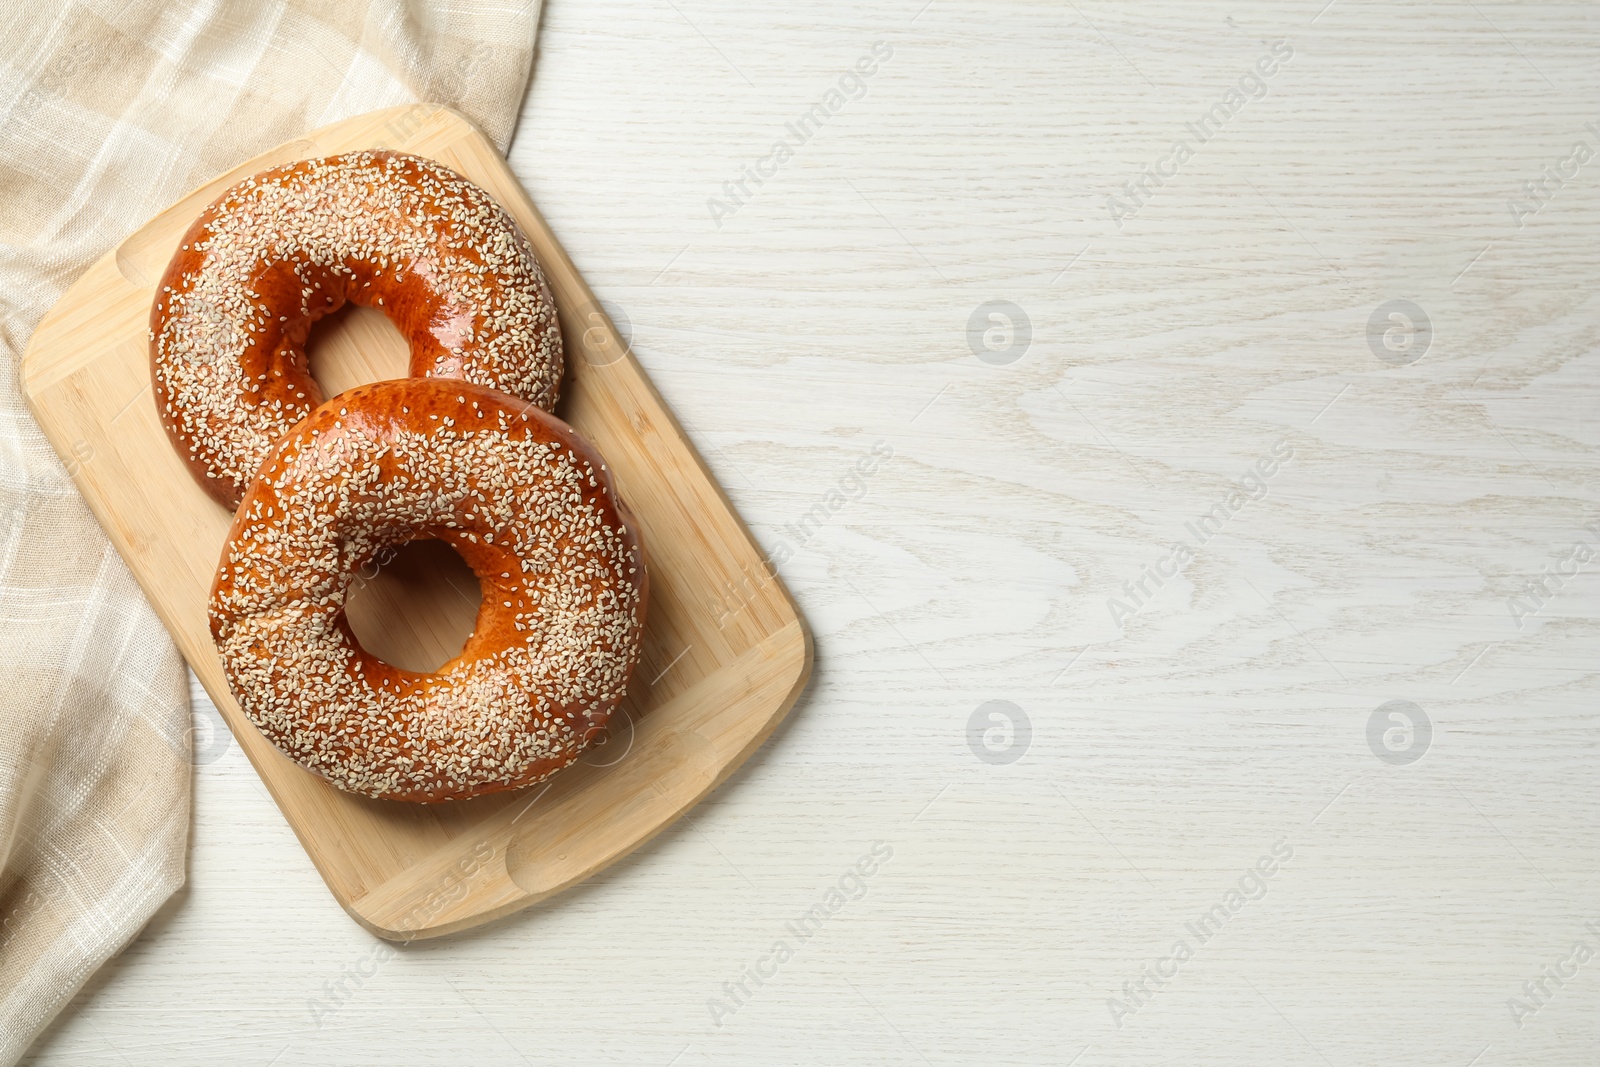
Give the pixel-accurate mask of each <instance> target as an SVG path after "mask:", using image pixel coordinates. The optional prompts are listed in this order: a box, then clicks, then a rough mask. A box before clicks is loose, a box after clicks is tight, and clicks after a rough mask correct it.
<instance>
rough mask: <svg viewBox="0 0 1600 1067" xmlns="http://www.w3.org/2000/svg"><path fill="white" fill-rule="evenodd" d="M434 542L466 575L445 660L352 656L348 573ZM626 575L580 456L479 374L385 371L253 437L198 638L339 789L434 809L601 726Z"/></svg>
mask: <svg viewBox="0 0 1600 1067" xmlns="http://www.w3.org/2000/svg"><path fill="white" fill-rule="evenodd" d="M423 538H435V539H438V540H440V541H444V542H446V543H448V544H450V545H452V546H454V547H455V549H456V550H457V551H458V552H459V553H460V554H461V556H462V558H463V559H464V560H466V562H467V564H468V566H470V567H471V568H472V570H473V571H474V572H475V573H476V574H477V576H478V580H479V582H480V583H481V585H482V588H483V603H482V606H481V607H480V608H479V610H478V618H477V625H476V627H475V629H474V630H473V632H472V636H471V637H470V638H468V640H467V643H466V646H465V647H464V648H463V649H462V650H461V654H460V655H459V656H457V657H456V658H455V659H453V660H451V661H450V662H448V663H446V664H444V665H443V666H442V667H440V668H439V669H438V670H437V671H435V672H433V673H420V672H416V671H408V670H403V669H401V668H399V667H395V666H392V665H390V664H388V663H385V662H383V661H382V660H379V659H377V658H376V657H374V656H372V655H371V654H370V653H368V652H366V651H365V650H364V649H362V647H361V646H360V644H359V642H358V641H357V640H356V638H355V636H354V634H353V633H352V632H351V630H350V626H349V624H348V622H347V621H346V619H345V613H344V608H345V597H346V595H347V593H348V591H349V589H350V584H351V581H352V578H353V577H354V575H355V573H356V572H357V571H358V570H359V569H360V568H362V567H363V566H365V565H366V564H367V563H368V562H369V561H371V560H372V559H373V558H374V557H375V556H377V555H378V554H379V553H380V552H382V551H384V550H385V549H387V548H391V547H394V546H398V545H400V544H403V543H405V542H408V541H413V540H419V539H423ZM647 598H648V584H647V580H646V577H645V569H644V560H643V556H642V553H641V550H640V546H639V541H638V537H637V533H636V527H635V523H634V520H633V518H632V516H631V515H630V514H629V512H628V510H627V508H626V507H625V506H624V505H623V504H622V502H621V501H620V500H619V499H618V498H617V495H616V491H615V489H614V488H613V486H612V483H611V477H610V474H609V473H608V472H607V470H606V468H605V464H604V463H603V462H602V461H601V459H600V457H599V455H598V454H597V453H596V452H595V451H594V450H593V448H592V447H590V446H589V445H588V444H587V443H586V442H585V441H584V440H583V439H582V438H580V437H579V436H578V435H577V434H576V433H574V432H573V430H572V429H571V428H570V427H568V426H567V425H566V424H565V423H563V422H561V421H560V420H559V419H556V418H555V417H554V416H552V415H549V414H546V413H545V412H543V411H540V410H539V409H537V408H535V407H533V406H532V405H530V404H528V403H526V402H524V401H520V400H517V399H515V398H513V397H510V396H507V395H505V394H503V393H500V392H497V391H495V390H493V389H488V388H485V387H482V386H478V385H473V384H470V383H465V382H459V381H447V380H442V379H437V378H406V379H400V380H397V381H390V382H379V383H376V384H373V385H366V386H361V387H359V388H356V389H352V390H349V391H348V392H345V393H342V394H340V395H339V396H337V397H334V398H333V399H332V400H329V401H328V402H327V403H325V404H323V405H322V406H320V407H319V408H317V409H316V410H315V411H314V412H312V413H311V415H309V416H308V417H307V418H306V419H305V420H304V421H303V422H301V423H300V424H299V425H298V426H296V427H295V428H294V429H293V430H292V431H291V432H290V433H289V434H288V435H287V436H286V437H284V438H283V440H282V441H281V442H280V443H279V444H278V445H277V446H276V447H275V448H274V450H273V452H272V453H271V455H270V456H269V457H268V458H267V460H266V462H265V463H264V464H263V465H262V466H261V469H260V471H259V474H258V476H257V477H256V479H255V480H254V482H253V483H252V484H251V486H250V489H249V491H248V492H247V493H246V494H245V497H244V500H243V502H242V503H241V504H240V506H239V509H238V513H237V514H236V515H235V516H234V521H233V527H232V530H231V531H230V533H229V535H228V540H227V544H226V546H225V547H224V549H223V553H222V560H221V563H220V565H219V567H218V569H217V577H216V582H215V584H214V585H213V586H212V592H211V601H210V619H211V633H212V636H213V638H214V640H215V642H216V647H217V650H218V652H219V653H220V655H221V658H222V664H223V669H224V671H225V673H226V675H227V678H228V684H229V686H230V687H231V688H232V690H233V693H234V696H235V697H236V698H237V699H238V701H239V706H240V707H241V708H242V709H243V711H244V713H245V714H246V715H247V716H249V718H250V720H251V721H252V722H254V723H255V724H256V726H257V727H259V728H260V729H261V731H262V732H263V733H264V734H265V735H266V736H267V737H268V739H270V740H271V741H272V743H273V744H275V745H277V746H278V748H280V749H282V750H283V751H284V752H285V753H286V754H288V755H289V756H290V758H292V759H294V760H296V761H297V762H299V763H300V764H301V765H303V766H305V767H307V768H309V769H310V770H312V771H315V772H316V773H318V774H321V775H323V776H324V777H326V778H327V779H328V780H329V781H330V782H332V783H333V784H334V785H336V786H338V787H339V788H341V789H345V790H348V791H349V792H352V793H359V794H362V795H364V796H369V797H377V798H381V799H386V800H408V801H423V802H432V801H441V800H454V799H460V798H463V797H470V796H476V795H478V794H481V793H492V792H498V791H500V790H504V789H516V788H519V787H521V786H525V785H529V784H531V783H534V782H538V781H540V780H542V779H543V778H545V777H547V776H548V775H550V774H553V773H554V772H556V771H558V770H560V769H561V768H563V767H565V766H566V765H567V764H569V763H571V762H572V761H573V760H574V759H576V758H577V757H578V756H579V755H580V754H581V753H582V752H583V750H584V748H585V747H586V746H587V745H588V744H589V743H590V742H591V741H592V740H593V739H594V738H595V737H596V736H597V735H599V734H600V732H601V731H602V730H603V729H604V727H605V725H606V722H607V720H608V718H609V716H610V714H611V711H612V709H613V708H614V707H615V706H616V704H617V702H618V701H619V700H620V699H621V698H622V696H623V693H624V690H625V688H626V685H627V682H628V677H629V675H630V674H631V672H632V671H633V668H634V665H635V663H636V662H637V661H638V657H639V641H640V635H641V633H642V630H643V625H644V615H645V605H646V600H647Z"/></svg>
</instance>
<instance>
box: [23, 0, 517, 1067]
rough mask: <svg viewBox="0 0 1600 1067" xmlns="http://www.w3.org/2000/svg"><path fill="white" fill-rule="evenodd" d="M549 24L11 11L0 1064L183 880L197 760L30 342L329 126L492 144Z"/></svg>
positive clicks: (93, 9) (86, 5) (199, 7)
mask: <svg viewBox="0 0 1600 1067" xmlns="http://www.w3.org/2000/svg"><path fill="white" fill-rule="evenodd" d="M538 17H539V0H498V2H496V0H487V2H481V3H473V4H461V3H456V2H454V0H349V2H338V0H106V2H98V3H97V2H82V3H65V4H63V3H53V2H39V0H21V2H20V3H18V2H17V0H10V2H8V3H4V4H0V1064H12V1063H15V1062H16V1060H17V1059H18V1058H19V1057H20V1056H21V1055H22V1054H23V1052H24V1051H25V1050H26V1049H27V1047H28V1045H29V1044H30V1043H31V1042H32V1041H33V1039H34V1038H35V1037H36V1036H37V1035H38V1033H39V1031H40V1030H41V1029H42V1028H43V1027H44V1026H45V1025H46V1024H47V1023H48V1022H49V1021H50V1019H51V1018H53V1017H54V1016H55V1015H56V1013H57V1012H59V1011H60V1010H61V1009H62V1008H63V1006H65V1005H66V1004H67V1002H68V1001H69V1000H70V999H71V997H72V996H73V994H74V993H75V992H76V991H77V990H78V989H79V987H81V986H82V984H83V983H84V981H85V980H86V979H87V978H88V977H89V975H91V974H92V973H93V972H94V971H95V969H96V968H97V967H99V966H100V965H101V964H102V963H104V962H105V960H106V959H107V958H109V957H110V956H111V955H112V954H114V953H115V952H117V951H118V950H119V949H120V948H122V946H123V945H125V944H126V943H127V942H128V941H129V940H130V939H131V938H132V937H133V936H134V935H135V934H136V933H137V932H138V931H139V929H140V928H141V927H142V926H143V925H144V923H145V922H146V921H147V920H148V919H149V918H150V916H151V915H152V914H153V913H154V912H155V910H156V909H157V908H158V907H160V905H161V904H162V902H163V901H165V900H166V899H167V898H168V897H169V896H170V895H171V894H172V892H173V891H174V890H175V889H177V888H178V887H179V886H180V885H182V883H183V878H184V868H185V864H184V848H185V843H186V840H187V835H188V824H189V790H190V776H191V768H190V761H189V758H188V754H189V751H190V740H189V736H188V734H189V702H188V696H187V693H186V690H185V676H184V668H183V664H182V661H181V660H180V659H179V657H178V655H177V652H176V651H175V650H174V648H173V646H172V643H171V641H170V640H169V639H168V637H167V635H166V633H165V631H163V630H162V628H161V624H160V623H159V622H158V621H157V619H156V617H155V615H154V614H153V613H152V612H151V610H150V608H149V606H148V604H147V603H146V602H145V600H144V597H143V595H142V594H141V593H140V591H139V588H138V586H137V585H136V584H135V583H134V581H133V580H132V578H131V577H130V576H129V574H128V571H127V569H126V567H125V566H124V565H123V563H122V560H121V559H120V558H119V557H118V556H117V554H116V553H115V551H113V550H112V549H111V547H110V546H109V545H108V543H107V542H106V539H105V537H104V535H103V534H102V533H101V531H100V528H99V526H98V525H97V524H96V523H95V520H94V518H93V517H92V516H91V515H90V513H89V511H88V509H87V508H86V507H85V506H84V504H83V501H82V500H81V499H80V498H79V496H78V494H77V492H76V491H75V490H74V488H73V485H72V481H71V479H70V476H69V472H68V470H67V468H66V467H65V466H64V465H63V463H62V461H61V460H60V459H59V458H58V457H57V456H56V455H55V453H54V452H53V451H52V449H51V448H50V446H49V445H48V444H46V442H45V440H44V438H43V436H42V435H41V434H40V432H39V430H38V427H37V426H36V425H35V424H34V422H33V420H32V418H31V417H30V416H29V415H28V413H27V409H26V407H25V405H24V404H23V401H22V399H21V396H20V394H19V392H18V386H17V364H18V361H19V359H20V358H21V355H22V352H23V349H24V347H25V346H26V344H27V340H28V337H29V335H30V333H31V332H32V331H33V328H34V326H35V325H36V324H37V323H38V321H39V319H40V317H41V316H42V315H43V314H44V313H45V312H46V311H47V310H49V308H50V306H51V305H52V304H54V303H55V301H56V300H57V298H59V297H60V295H61V294H62V293H63V292H65V291H66V289H67V287H68V286H69V285H70V284H71V283H72V282H73V280H75V279H76V278H77V277H78V275H79V274H80V273H82V271H83V270H84V268H85V267H87V266H88V265H89V264H90V263H92V262H93V261H94V260H95V259H96V258H98V257H99V256H101V255H103V254H104V253H105V252H106V251H107V250H108V249H110V248H111V247H113V246H114V245H115V244H116V242H118V241H119V240H120V239H121V238H122V237H123V236H124V235H126V234H127V233H129V232H131V231H132V230H133V229H135V228H137V227H138V226H139V225H140V224H141V223H143V222H144V221H145V220H146V219H148V218H149V217H150V216H151V215H153V214H155V213H156V212H157V211H159V210H160V209H161V208H163V207H165V206H166V205H167V204H169V203H171V202H172V201H174V200H176V199H177V198H178V197H179V196H181V195H182V194H183V193H185V192H187V191H188V190H189V189H191V188H193V187H195V186H196V185H199V184H200V183H201V182H203V181H206V180H207V179H209V178H211V177H214V176H215V175H216V174H218V173H220V172H222V171H224V170H227V169H229V168H231V167H233V166H236V165H237V164H238V163H240V162H242V161H243V160H245V159H247V158H249V157H250V156H251V155H254V154H256V153H258V152H260V151H263V150H265V149H267V148H271V147H272V146H274V145H276V144H279V143H281V142H283V141H288V140H292V139H294V138H295V137H298V136H300V135H302V134H303V133H305V132H306V131H307V130H310V129H313V128H315V127H317V126H321V125H324V124H326V123H329V122H334V121H336V120H338V119H342V118H346V117H349V116H351V115H357V114H360V113H362V112H365V111H371V110H374V109H376V108H381V107H389V106H392V105H395V104H403V103H409V102H413V101H418V100H426V101H430V102H437V103H444V104H448V105H450V106H452V107H455V108H456V109H458V110H460V111H462V112H464V113H465V114H466V115H468V116H469V117H470V118H472V119H473V120H474V121H476V122H477V123H478V124H479V125H480V126H482V127H483V128H484V130H485V131H487V132H488V133H489V135H490V136H491V137H493V138H494V140H495V141H496V142H497V143H498V144H499V145H500V147H501V148H502V149H504V148H505V146H506V142H507V141H508V140H509V138H510V135H511V131H512V129H513V127H514V124H515V120H516V112H517V108H518V105H519V104H520V103H521V99H522V92H523V89H524V86H525V84H526V82H527V77H528V70H529V67H530V64H531V61H532V54H533V42H534V34H535V32H536V30H537V27H538ZM69 459H70V462H71V463H72V464H73V465H77V464H92V463H93V462H94V457H93V455H81V456H74V457H69Z"/></svg>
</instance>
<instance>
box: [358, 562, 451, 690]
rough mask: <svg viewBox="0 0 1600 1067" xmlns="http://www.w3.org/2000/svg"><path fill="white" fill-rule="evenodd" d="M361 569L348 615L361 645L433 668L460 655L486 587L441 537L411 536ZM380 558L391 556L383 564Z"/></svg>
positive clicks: (406, 663) (411, 667) (412, 667)
mask: <svg viewBox="0 0 1600 1067" xmlns="http://www.w3.org/2000/svg"><path fill="white" fill-rule="evenodd" d="M390 551H392V553H393V555H392V557H391V556H390V552H384V553H380V555H379V557H378V560H374V561H372V562H370V563H368V564H367V565H366V566H365V567H363V568H362V569H361V570H360V571H358V572H357V574H356V576H355V579H354V580H353V581H352V582H351V583H350V592H349V594H348V595H347V597H346V599H345V609H344V610H345V618H346V619H348V620H349V623H350V629H351V631H352V632H354V634H355V635H356V640H357V641H360V642H361V647H362V648H364V649H366V650H367V651H368V652H370V653H372V654H373V655H374V656H377V657H378V658H379V659H381V660H383V661H384V662H385V663H388V664H391V665H392V666H395V667H399V668H401V669H403V670H408V671H419V672H421V673H424V674H431V673H433V672H434V671H437V670H438V669H439V668H440V667H442V666H444V665H445V664H446V663H448V662H450V661H451V660H453V659H455V658H456V657H457V656H459V655H461V649H462V648H463V647H464V646H465V645H466V643H467V638H469V637H471V636H472V629H473V627H474V626H475V625H476V624H477V621H478V605H479V603H481V602H482V600H483V588H482V586H480V585H479V583H478V576H477V575H476V574H474V573H472V568H470V567H468V566H467V563H466V560H464V559H462V558H461V556H460V555H459V554H458V553H457V552H456V550H455V549H454V548H452V547H451V546H450V545H447V544H445V543H444V542H443V541H433V540H427V541H411V542H408V543H406V544H404V545H400V546H398V547H396V548H394V549H392V550H390ZM379 560H387V562H383V563H382V564H381V565H380V563H379Z"/></svg>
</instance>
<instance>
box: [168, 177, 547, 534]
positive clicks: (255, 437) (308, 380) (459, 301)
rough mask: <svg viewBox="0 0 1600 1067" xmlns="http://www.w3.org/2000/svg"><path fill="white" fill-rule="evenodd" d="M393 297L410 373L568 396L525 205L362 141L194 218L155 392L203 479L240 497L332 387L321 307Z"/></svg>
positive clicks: (543, 398)
mask: <svg viewBox="0 0 1600 1067" xmlns="http://www.w3.org/2000/svg"><path fill="white" fill-rule="evenodd" d="M346 303H353V304H361V305H365V306H369V307H375V308H378V309H380V310H382V311H384V312H385V313H387V314H388V316H389V318H390V319H391V320H392V321H393V322H394V324H395V326H396V327H398V328H399V330H400V333H401V334H402V335H403V336H404V337H405V338H406V340H407V341H408V342H409V343H410V346H411V366H410V373H411V374H412V375H414V376H424V375H426V376H431V377H439V378H458V379H464V380H466V381H470V382H476V383H478V384H480V385H487V386H491V387H493V388H496V389H499V390H500V391H502V392H506V393H510V394H512V395H514V396H517V397H520V398H521V399H523V400H527V401H531V402H532V403H534V404H537V405H539V406H540V407H542V408H546V409H549V408H551V407H553V406H554V404H555V401H556V395H557V392H558V390H559V388H560V383H561V372H562V352H561V334H560V329H559V326H558V324H557V320H556V312H555V305H554V303H553V302H552V300H551V297H550V291H549V288H548V286H547V285H546V284H545V279H544V274H543V272H542V271H541V270H540V268H539V264H538V261H537V260H536V259H535V258H534V254H533V250H532V249H531V248H530V247H529V246H528V242H527V240H526V239H525V238H524V237H523V235H522V232H521V231H520V230H519V229H518V228H517V224H516V222H515V221H514V220H513V219H512V218H511V216H510V215H508V214H507V213H506V212H505V210H504V209H503V208H501V207H500V205H499V204H497V203H495V201H494V199H493V198H492V197H491V196H490V195H489V194H488V193H487V192H485V191H484V190H483V189H481V188H479V187H478V186H476V185H474V184H473V183H471V182H469V181H467V180H466V179H465V178H463V177H462V176H461V175H459V174H457V173H456V172H455V171H453V170H450V169H449V168H448V167H445V166H442V165H440V164H438V163H435V162H433V161H431V160H427V159H422V158H420V157H418V156H411V155H405V154H403V153H399V152H381V151H367V152H350V153H346V154H344V155H337V156H328V157H327V158H324V159H308V160H302V161H300V162H298V163H292V164H288V165H286V166H281V167H274V168H272V169H270V170H265V171H262V172H261V173H259V174H256V175H253V176H252V177H249V178H246V179H245V180H244V181H242V182H239V183H238V184H237V185H234V186H233V187H232V188H230V189H228V190H227V191H226V192H225V193H223V194H222V195H221V196H220V197H218V198H217V199H216V201H214V202H213V203H212V204H211V206H210V207H208V208H206V210H205V212H204V213H203V214H202V215H201V216H200V218H199V219H198V220H196V222H195V224H194V226H193V227H191V228H190V230H189V232H188V233H187V234H186V235H185V236H184V238H183V241H182V242H181V244H180V246H179V248H178V251H177V253H176V254H175V255H174V256H173V257H172V262H171V263H170V264H169V265H168V266H167V270H166V273H165V275H163V277H162V279H161V284H160V287H159V291H158V292H157V294H156V300H155V304H154V306H153V307H152V309H151V312H150V354H151V370H152V377H153V378H154V382H155V399H156V407H157V409H158V411H159V412H160V415H161V421H162V424H163V425H164V426H165V427H166V430H167V434H168V436H169V437H171V439H172V441H173V443H174V444H175V445H176V446H177V449H178V453H179V454H180V455H181V456H183V457H184V459H185V461H186V462H187V463H188V465H189V469H190V471H191V472H192V473H193V474H194V476H195V479H196V480H197V481H198V482H199V483H200V485H201V486H202V487H203V488H205V490H206V491H207V492H208V493H210V494H211V495H212V496H214V497H215V498H216V499H217V500H219V501H221V502H222V503H223V504H226V505H228V506H230V507H231V506H234V505H236V504H237V503H238V502H239V500H240V498H242V497H243V496H244V491H245V488H246V486H248V485H249V482H250V477H251V476H252V475H253V474H254V473H255V471H256V468H257V467H259V466H260V465H261V462H262V460H263V459H265V458H266V455H267V453H268V451H270V450H271V448H272V446H273V445H274V444H275V443H276V442H277V441H278V439H279V438H281V437H282V436H283V435H284V434H285V433H287V432H288V430H289V428H290V427H291V426H293V425H294V424H295V423H297V422H299V421H300V419H302V418H303V417H305V416H306V415H307V414H308V413H310V411H311V410H312V409H313V408H315V407H316V406H317V405H318V404H320V403H321V402H322V395H321V391H320V390H319V389H318V387H317V383H316V381H315V380H314V379H313V378H312V377H311V373H310V369H309V367H308V363H307V359H306V348H305V345H306V337H307V335H308V334H309V332H310V330H311V325H312V323H314V322H316V321H317V320H318V319H320V318H322V317H323V316H324V315H327V314H329V313H331V312H333V311H336V310H338V309H339V308H341V307H343V306H344V305H345V304H346Z"/></svg>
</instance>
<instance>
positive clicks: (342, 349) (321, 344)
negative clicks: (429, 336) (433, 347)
mask: <svg viewBox="0 0 1600 1067" xmlns="http://www.w3.org/2000/svg"><path fill="white" fill-rule="evenodd" d="M306 354H307V355H308V356H309V357H310V362H311V377H313V378H315V379H316V380H317V384H318V385H319V386H321V387H322V395H323V396H325V397H334V396H338V395H339V394H340V393H342V392H344V391H345V390H346V389H353V388H355V387H356V386H358V385H366V384H367V383H368V382H381V381H388V380H389V379H391V378H405V377H407V376H408V375H409V372H410V370H411V346H410V345H408V344H407V343H406V339H405V337H403V336H402V335H401V333H400V331H399V330H397V329H396V328H395V325H394V323H392V322H390V321H389V316H387V315H385V314H384V313H383V312H381V311H379V310H378V309H377V308H369V307H360V306H358V305H356V304H346V305H345V306H344V307H342V308H340V309H339V310H338V311H335V312H334V313H333V314H332V315H328V316H326V317H324V318H321V319H318V320H317V321H316V323H314V324H313V325H312V327H311V335H310V336H309V337H307V338H306Z"/></svg>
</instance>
